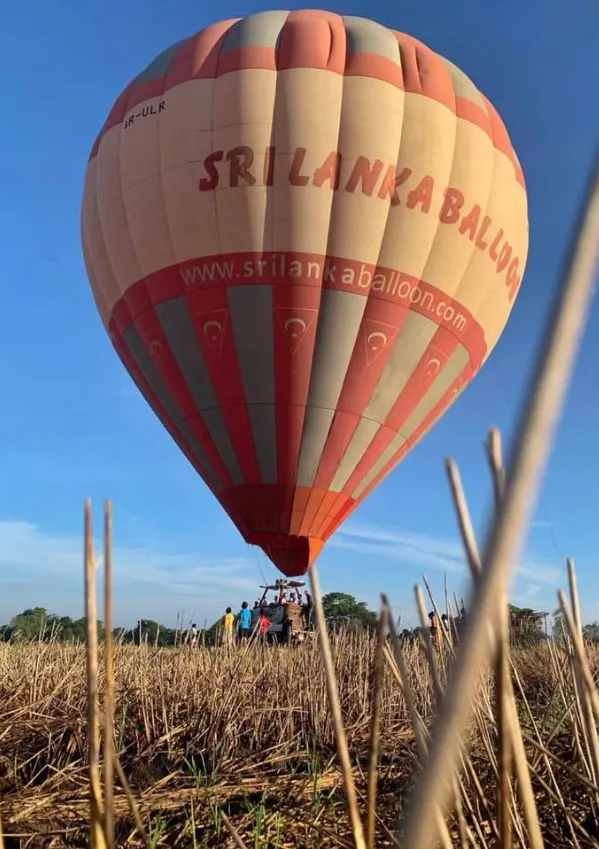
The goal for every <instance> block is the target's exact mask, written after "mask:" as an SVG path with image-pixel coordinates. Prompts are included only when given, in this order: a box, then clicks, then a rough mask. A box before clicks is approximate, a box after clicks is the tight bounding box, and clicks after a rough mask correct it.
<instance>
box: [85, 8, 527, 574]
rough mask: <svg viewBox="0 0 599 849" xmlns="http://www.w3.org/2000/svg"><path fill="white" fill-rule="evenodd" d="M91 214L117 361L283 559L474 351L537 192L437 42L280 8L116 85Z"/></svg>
mask: <svg viewBox="0 0 599 849" xmlns="http://www.w3.org/2000/svg"><path fill="white" fill-rule="evenodd" d="M82 239H83V249H84V255H85V261H86V265H87V269H88V274H89V277H90V280H91V285H92V289H93V293H94V297H95V300H96V303H97V306H98V309H99V312H100V314H101V316H102V319H103V322H104V324H105V326H106V328H107V330H108V333H109V334H110V338H111V340H112V342H113V345H114V347H115V348H116V350H117V352H118V354H119V356H120V358H121V360H122V362H123V364H124V365H125V367H126V369H127V370H128V371H129V373H130V375H131V377H132V378H133V380H134V381H135V382H136V384H137V386H138V387H139V389H140V391H141V392H142V393H143V395H144V396H145V398H146V399H147V401H148V403H149V404H150V405H151V407H152V408H153V409H154V411H155V412H156V414H157V415H158V416H159V418H160V419H161V420H162V422H163V423H164V425H165V426H166V427H167V428H168V430H169V432H170V433H171V435H172V436H173V438H174V439H175V440H176V442H177V443H178V445H179V446H180V447H181V449H182V451H183V452H184V453H185V454H186V456H187V457H188V459H189V461H190V462H191V463H192V464H193V466H194V467H195V468H196V469H197V471H198V472H199V474H200V475H201V476H202V478H203V479H204V481H205V482H206V484H207V486H208V487H209V488H210V489H211V491H212V492H213V493H214V495H215V496H216V498H218V500H219V501H220V503H221V504H222V506H223V507H224V509H225V510H226V511H227V513H228V514H229V515H230V517H231V519H232V520H233V522H234V523H235V525H236V526H237V528H238V529H239V530H240V532H241V533H242V535H243V537H244V538H245V540H246V541H247V542H249V543H253V544H256V545H259V546H261V547H262V548H263V549H264V551H265V552H266V553H267V554H268V556H269V557H270V558H271V560H272V561H273V562H274V563H275V564H276V566H278V568H279V569H280V570H281V571H282V572H284V573H285V574H287V575H289V576H292V575H301V574H303V573H304V572H305V571H306V569H307V568H308V566H309V565H310V564H311V563H312V562H313V561H314V559H315V558H316V557H317V555H318V553H319V552H320V550H321V548H322V546H323V544H324V542H325V541H326V540H327V539H328V538H329V537H330V536H331V534H332V533H333V532H334V531H335V529H336V528H337V527H338V526H339V525H340V523H341V522H343V520H344V519H345V518H346V517H347V516H348V515H349V514H350V513H351V512H352V511H353V510H354V509H355V508H356V506H357V505H358V504H359V503H360V502H361V501H362V500H363V499H364V498H366V496H367V495H368V494H369V493H370V492H371V491H372V490H373V489H374V488H375V487H376V486H377V485H378V484H379V483H380V482H381V481H382V479H383V478H384V477H385V476H386V475H387V474H388V473H389V472H390V471H391V469H393V468H394V466H396V465H397V463H398V462H399V461H400V460H401V459H402V458H403V457H404V456H405V455H406V454H407V453H408V451H410V450H411V449H412V448H413V447H414V445H415V444H416V443H417V442H418V441H419V440H420V439H421V438H422V437H423V436H424V434H425V433H426V432H427V431H428V430H430V428H431V427H432V426H433V425H434V424H435V422H436V421H437V420H438V419H439V417H440V416H441V415H442V414H443V413H444V412H445V411H446V410H447V408H448V407H449V406H450V405H451V404H452V403H453V401H455V399H456V398H457V397H458V395H459V394H460V392H461V391H462V390H463V389H464V387H465V386H466V385H467V384H468V383H469V381H470V380H471V379H472V378H473V376H474V375H475V374H476V373H477V371H478V370H479V368H480V367H481V365H482V363H483V362H484V361H485V360H486V358H487V357H488V356H489V354H490V352H491V351H492V349H493V347H494V346H495V344H496V342H497V340H498V338H499V336H500V334H501V332H502V330H503V328H504V325H505V323H506V321H507V319H508V316H509V313H510V311H511V309H512V306H513V304H514V301H515V298H516V296H517V293H518V290H519V287H520V283H521V280H522V274H523V272H524V267H525V263H526V256H527V250H528V219H527V200H526V191H525V186H524V180H523V176H522V170H521V168H520V165H519V163H518V159H517V157H516V154H515V153H514V150H513V148H512V145H511V143H510V140H509V137H508V134H507V132H506V129H505V127H504V125H503V123H502V121H501V119H500V117H499V116H498V114H497V112H496V111H495V109H494V108H493V106H492V105H491V103H490V102H489V101H488V100H487V99H486V98H485V96H484V95H483V94H481V93H480V92H479V91H478V90H477V88H476V87H475V85H474V84H473V83H472V82H471V81H470V79H469V78H468V77H467V76H466V75H465V74H464V73H463V72H462V71H460V70H459V69H458V68H456V67H455V66H454V65H453V64H451V63H450V62H449V61H447V60H446V59H444V58H442V57H440V56H438V55H437V54H436V53H434V52H433V51H432V50H430V49H429V48H428V47H426V46H425V45H423V44H422V43H421V42H419V41H416V40H415V39H414V38H411V37H410V36H408V35H405V34H403V33H400V32H394V31H392V30H389V29H387V28H385V27H383V26H380V25H379V24H377V23H375V22H373V21H369V20H366V19H363V18H357V17H351V16H350V17H343V16H340V15H336V14H332V13H328V12H319V11H296V12H282V11H281V12H279V11H272V12H264V13H259V14H254V15H251V16H249V17H247V18H243V19H240V20H229V21H224V22H221V23H217V24H214V25H212V26H209V27H207V28H206V29H205V30H202V31H201V32H200V33H198V34H196V35H194V36H192V37H191V38H189V39H186V40H184V41H182V42H180V43H179V44H175V45H174V46H173V47H171V48H169V49H168V50H166V51H165V52H164V53H162V54H161V55H160V56H158V58H157V59H155V60H154V61H153V62H152V63H151V64H150V65H149V66H148V68H146V70H145V71H143V72H142V73H141V74H140V75H139V76H138V77H136V78H135V79H134V80H133V81H132V82H131V83H130V84H129V85H128V86H127V87H126V88H125V90H124V91H123V93H122V94H121V95H120V97H119V98H118V99H117V101H116V103H115V105H114V107H113V109H112V111H111V112H110V114H109V116H108V118H107V120H106V122H105V124H104V126H103V128H102V130H101V132H100V134H99V136H98V139H97V140H96V142H95V144H94V146H93V149H92V153H91V157H90V160H89V164H88V168H87V175H86V183H85V192H84V200H83V210H82Z"/></svg>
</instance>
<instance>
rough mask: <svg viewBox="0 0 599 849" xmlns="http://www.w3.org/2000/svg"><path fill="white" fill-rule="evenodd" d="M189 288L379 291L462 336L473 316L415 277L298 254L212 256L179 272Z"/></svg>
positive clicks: (340, 260) (186, 265)
mask: <svg viewBox="0 0 599 849" xmlns="http://www.w3.org/2000/svg"><path fill="white" fill-rule="evenodd" d="M180 274H181V279H182V281H183V284H184V286H185V288H186V289H193V288H196V287H198V288H201V287H203V286H210V285H211V284H212V285H219V284H222V283H223V282H226V283H228V284H229V285H231V284H233V285H235V284H243V282H244V281H247V282H250V281H255V282H257V283H258V282H264V283H274V284H276V283H279V282H280V283H283V282H292V281H293V280H296V281H298V282H299V281H300V280H301V282H302V283H304V284H305V283H310V282H313V283H314V285H320V281H322V285H323V286H324V287H325V288H327V289H342V290H344V291H355V292H361V293H363V294H366V293H367V292H368V291H373V292H379V293H380V294H381V296H382V297H383V298H385V300H396V301H397V302H398V303H401V304H402V305H405V306H414V307H415V308H416V309H417V311H418V312H428V313H432V314H433V315H435V316H437V317H438V318H439V319H440V320H441V321H442V322H443V323H444V324H448V325H450V326H452V327H454V328H455V329H456V330H458V331H463V330H465V329H466V327H467V324H468V320H469V316H468V314H467V313H464V312H461V311H460V310H459V308H458V306H457V304H455V303H452V302H451V298H448V297H447V296H446V295H445V296H444V295H443V293H442V292H441V291H439V290H438V289H436V288H435V287H433V286H430V285H429V284H427V283H424V282H423V281H419V280H418V279H417V278H415V277H410V276H408V275H406V274H403V273H402V272H400V271H394V270H392V269H383V268H380V267H377V268H373V267H372V266H369V265H367V264H366V263H362V262H358V261H355V260H347V259H337V258H334V257H326V258H324V257H320V258H318V257H315V256H311V257H310V258H307V257H306V256H305V255H304V256H301V255H298V254H296V253H294V254H288V253H276V254H275V253H273V254H268V255H267V256H266V257H264V256H263V255H260V258H258V259H256V258H251V257H248V254H237V255H235V256H231V257H229V258H225V257H219V258H212V257H207V258H206V259H204V260H197V261H194V262H189V263H186V264H185V265H184V266H182V267H180Z"/></svg>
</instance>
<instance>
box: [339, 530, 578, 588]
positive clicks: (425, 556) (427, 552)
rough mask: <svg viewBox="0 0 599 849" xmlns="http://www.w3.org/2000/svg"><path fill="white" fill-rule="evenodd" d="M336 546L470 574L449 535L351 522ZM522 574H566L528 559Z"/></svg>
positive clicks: (543, 578)
mask: <svg viewBox="0 0 599 849" xmlns="http://www.w3.org/2000/svg"><path fill="white" fill-rule="evenodd" d="M329 545H331V546H332V547H335V548H341V549H345V550H347V551H354V552H356V553H359V554H365V555H369V556H375V557H385V558H388V559H390V560H395V561H396V562H397V563H402V564H405V565H407V566H412V567H414V568H417V569H437V570H440V571H443V572H450V573H454V574H462V575H464V574H466V571H467V567H466V562H465V559H464V551H463V548H462V546H461V544H460V543H459V542H457V541H456V540H451V539H447V538H445V537H435V536H428V535H426V534H414V533H408V532H402V531H389V530H386V529H384V528H378V527H374V526H371V525H348V526H347V527H344V528H341V529H340V530H338V531H337V534H336V535H335V537H334V538H333V539H332V540H331V542H330V543H329ZM518 575H519V576H520V577H524V578H530V579H531V580H533V581H535V582H539V583H541V584H554V583H555V582H556V581H557V580H559V578H560V577H561V575H562V572H561V570H560V569H557V568H556V567H554V566H551V565H548V564H545V563H541V562H537V561H532V560H527V561H526V562H525V563H522V564H521V565H520V567H519V569H518Z"/></svg>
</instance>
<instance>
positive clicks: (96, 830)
mask: <svg viewBox="0 0 599 849" xmlns="http://www.w3.org/2000/svg"><path fill="white" fill-rule="evenodd" d="M84 537H85V539H84V560H85V616H86V621H87V642H86V657H87V667H86V669H87V747H88V749H87V751H88V776H89V793H90V824H89V828H90V834H89V841H90V846H91V847H92V849H106V843H105V840H104V832H103V823H102V809H101V801H100V799H101V792H100V741H99V737H98V605H97V598H96V562H95V557H94V539H93V523H92V507H91V501H90V500H89V498H88V499H87V500H86V502H85V533H84Z"/></svg>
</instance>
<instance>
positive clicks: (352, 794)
mask: <svg viewBox="0 0 599 849" xmlns="http://www.w3.org/2000/svg"><path fill="white" fill-rule="evenodd" d="M310 584H311V586H312V595H313V599H314V615H315V618H316V629H317V632H318V642H319V644H320V651H321V655H322V660H323V665H324V671H325V681H326V688H327V695H328V699H329V707H330V710H331V716H332V719H333V729H334V732H335V743H336V746H337V755H338V757H339V763H340V766H341V774H342V776H343V783H344V786H345V796H346V799H347V807H348V813H349V819H350V822H351V827H352V832H353V837H354V842H355V844H356V849H366V842H365V838H364V827H363V825H362V820H361V818H360V813H359V810H358V797H357V794H356V786H355V783H354V777H353V773H352V768H351V761H350V757H349V748H348V745H347V737H346V734H345V729H344V726H343V716H342V714H341V703H340V701H339V691H338V689H337V679H336V676H335V666H334V664H333V656H332V653H331V644H330V641H329V635H328V633H327V628H326V622H325V615H324V608H323V606H322V594H321V591H320V581H319V580H318V573H317V571H316V567H315V566H314V565H312V566H311V567H310Z"/></svg>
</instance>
